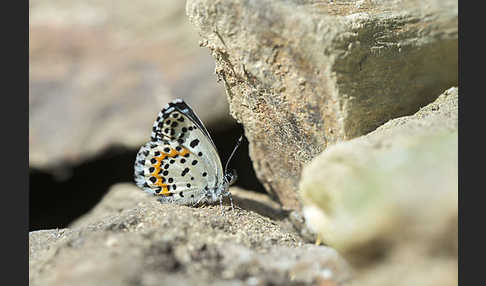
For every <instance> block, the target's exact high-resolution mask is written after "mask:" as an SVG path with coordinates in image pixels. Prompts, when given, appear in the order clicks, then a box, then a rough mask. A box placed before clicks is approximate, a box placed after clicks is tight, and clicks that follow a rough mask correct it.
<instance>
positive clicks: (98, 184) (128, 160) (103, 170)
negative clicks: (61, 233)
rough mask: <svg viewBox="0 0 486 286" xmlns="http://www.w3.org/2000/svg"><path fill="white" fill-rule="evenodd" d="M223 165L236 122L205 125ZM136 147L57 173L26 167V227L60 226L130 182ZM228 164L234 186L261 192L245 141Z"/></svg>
mask: <svg viewBox="0 0 486 286" xmlns="http://www.w3.org/2000/svg"><path fill="white" fill-rule="evenodd" d="M208 129H209V133H210V134H211V136H212V138H213V140H214V141H215V143H216V146H217V148H218V151H219V153H220V156H221V159H222V162H223V165H224V164H225V163H226V160H227V158H228V157H229V155H230V153H231V151H233V148H234V145H235V143H236V141H237V139H238V137H239V136H240V135H241V134H243V128H242V127H241V126H240V125H236V124H234V125H227V126H217V128H212V127H211V126H209V128H208ZM137 152H138V149H130V148H124V147H116V146H113V147H111V148H108V149H107V150H105V151H104V152H102V153H101V154H99V155H98V156H96V157H94V158H93V159H90V160H88V161H85V162H83V163H80V164H78V165H73V166H67V165H66V166H64V167H63V168H60V169H59V172H58V173H57V174H55V173H53V172H49V171H45V170H39V169H36V168H30V169H29V181H30V186H29V231H34V230H40V229H52V228H64V227H67V226H68V224H69V223H71V222H72V221H74V220H75V219H77V218H78V217H80V216H81V215H83V214H85V213H86V212H88V211H89V210H91V209H92V208H93V207H94V206H95V205H96V204H97V203H98V202H99V201H100V200H101V198H102V197H103V195H104V194H105V193H106V192H107V191H108V189H109V188H110V186H112V185H114V184H116V183H122V182H133V161H134V160H135V156H136V154H137ZM229 168H232V169H236V170H237V172H238V180H237V182H236V184H235V185H236V186H239V187H241V188H244V189H248V190H252V191H256V192H260V193H265V189H264V187H263V186H262V184H261V183H260V182H259V181H258V179H257V178H256V175H255V172H254V170H253V166H252V163H251V160H250V157H249V155H248V142H247V141H246V140H243V143H242V144H241V146H240V147H239V150H238V151H237V152H236V154H235V156H234V158H233V159H232V162H231V163H230V166H229Z"/></svg>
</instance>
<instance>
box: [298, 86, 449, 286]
mask: <svg viewBox="0 0 486 286" xmlns="http://www.w3.org/2000/svg"><path fill="white" fill-rule="evenodd" d="M457 148H458V89H457V88H451V89H449V90H447V91H446V92H445V93H444V94H442V95H441V96H440V97H439V98H438V99H437V100H436V101H434V102H433V103H431V104H429V105H427V106H426V107H424V108H422V109H421V110H420V111H419V112H417V113H416V114H414V115H413V116H407V117H402V118H397V119H394V120H391V121H389V122H387V123H386V124H384V125H383V126H381V127H380V128H378V129H377V130H375V131H374V132H372V133H370V134H368V135H366V136H362V137H359V138H355V139H353V140H350V141H347V142H342V143H340V144H336V145H334V146H332V147H329V148H328V149H327V150H326V151H324V152H323V153H322V154H321V155H319V156H318V157H316V158H315V159H314V160H312V162H311V163H310V164H309V165H308V166H306V167H305V168H304V170H303V173H302V181H301V183H300V194H301V196H302V201H303V203H304V207H303V213H304V217H305V219H306V223H307V225H308V226H309V228H310V229H311V230H314V231H316V232H318V233H319V235H320V237H321V239H322V241H323V242H325V243H326V244H327V245H329V246H332V247H334V248H336V249H337V250H338V251H340V253H342V254H343V255H344V257H345V258H346V259H347V260H348V261H349V262H350V263H351V264H352V265H353V266H355V268H356V269H357V272H358V275H357V277H356V281H355V282H356V285H364V286H368V285H370V286H371V285H374V286H379V285H451V286H452V285H457V275H458V273H457V251H458V237H457V235H458V220H457V218H458V149H457ZM397 277H400V279H399V280H397V279H396V278H397Z"/></svg>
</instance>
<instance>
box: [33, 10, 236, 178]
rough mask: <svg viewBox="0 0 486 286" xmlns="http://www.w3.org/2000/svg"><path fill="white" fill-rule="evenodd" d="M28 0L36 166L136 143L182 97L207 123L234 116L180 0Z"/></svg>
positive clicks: (75, 160) (45, 166) (78, 160)
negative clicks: (76, 1)
mask: <svg viewBox="0 0 486 286" xmlns="http://www.w3.org/2000/svg"><path fill="white" fill-rule="evenodd" d="M29 4H30V5H29V20H30V21H29V22H30V25H29V85H30V92H29V163H30V166H31V167H35V168H41V169H43V170H47V169H50V168H54V167H58V166H59V167H62V166H63V165H65V164H80V163H82V162H84V161H86V160H87V159H90V158H91V157H93V156H96V155H98V154H99V153H100V152H104V151H106V149H107V148H110V147H111V146H113V145H118V146H124V147H128V148H137V147H138V146H139V145H141V144H142V143H143V142H145V141H146V140H147V139H148V138H149V136H150V132H151V128H152V123H153V121H154V120H155V117H156V116H157V113H158V112H159V111H160V109H161V108H162V107H163V106H164V105H165V104H166V103H167V102H168V101H170V100H171V99H173V98H176V97H181V98H184V99H185V100H187V102H188V103H189V104H190V105H191V106H192V107H194V109H195V110H196V112H197V114H198V115H199V116H200V117H201V118H202V120H203V121H204V122H205V123H206V124H209V125H210V124H212V123H213V122H216V121H218V122H219V123H220V124H221V121H222V122H231V121H229V120H231V119H230V116H229V114H228V106H227V102H226V100H225V97H224V89H223V88H222V87H220V86H218V85H217V83H216V81H215V76H214V74H213V70H214V63H213V61H212V59H211V57H210V55H209V54H208V52H207V51H205V50H203V49H201V48H199V47H198V40H199V38H198V35H197V32H196V31H195V30H194V28H193V27H192V26H191V25H190V23H189V21H188V19H187V17H186V16H185V12H184V11H185V10H184V8H185V3H184V1H178V0H172V1H155V0H142V1H137V2H136V3H135V2H116V3H115V2H112V1H93V0H88V1H83V2H79V3H71V2H69V3H68V2H65V1H60V0H47V1H38V0H33V1H30V2H29ZM142 15H143V16H142Z"/></svg>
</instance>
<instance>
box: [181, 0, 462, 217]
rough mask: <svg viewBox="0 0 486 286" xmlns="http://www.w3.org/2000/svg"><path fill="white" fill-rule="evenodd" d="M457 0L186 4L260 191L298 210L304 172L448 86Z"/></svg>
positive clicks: (453, 76)
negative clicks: (241, 131) (337, 146)
mask: <svg viewBox="0 0 486 286" xmlns="http://www.w3.org/2000/svg"><path fill="white" fill-rule="evenodd" d="M457 11H458V8H457V1H453V0H448V1H436V0H431V1H413V0H409V1H312V0H293V1H269V0H262V1H241V0H230V1H214V0H189V1H187V6H186V12H187V15H188V16H189V18H190V20H191V22H192V23H193V24H194V26H195V27H196V28H197V29H198V30H199V32H200V34H201V36H202V38H203V40H202V41H201V45H202V46H205V47H208V48H209V49H210V50H211V53H212V55H213V57H214V59H215V61H216V73H217V74H218V77H219V79H220V80H221V82H222V83H223V84H224V86H225V89H226V93H227V95H228V99H229V102H230V109H231V112H232V115H233V116H234V117H235V118H237V120H238V121H239V122H241V123H243V124H244V127H245V135H246V137H247V138H248V140H249V142H250V156H251V158H252V160H253V164H254V168H255V171H256V173H257V175H258V177H259V179H260V181H261V182H262V183H263V184H264V186H265V187H266V189H267V191H268V192H269V193H271V194H273V195H275V197H276V198H278V199H279V200H280V202H281V203H282V204H283V205H284V206H285V207H288V208H297V209H298V208H299V207H300V203H299V201H298V198H297V188H298V182H299V178H300V174H301V171H302V168H303V166H304V165H305V164H306V163H308V162H310V161H311V159H312V158H314V157H315V156H317V155H318V154H320V153H321V152H322V151H323V150H325V149H326V148H327V147H328V146H330V145H332V144H334V143H336V142H340V141H343V140H348V139H351V138H354V137H357V136H360V135H363V134H366V133H368V132H370V131H372V130H373V129H375V128H377V127H378V126H380V125H381V124H383V123H384V122H386V121H387V120H389V119H391V118H396V117H399V116H404V115H409V114H413V113H414V112H416V111H417V110H418V109H419V108H420V107H421V106H424V105H426V104H427V103H430V102H432V101H433V100H434V99H435V98H436V96H437V94H440V92H442V91H443V90H445V89H446V88H448V87H450V86H453V85H457V77H458V76H457V63H458V59H457V51H458V48H457V44H458V34H457V23H458V22H457Z"/></svg>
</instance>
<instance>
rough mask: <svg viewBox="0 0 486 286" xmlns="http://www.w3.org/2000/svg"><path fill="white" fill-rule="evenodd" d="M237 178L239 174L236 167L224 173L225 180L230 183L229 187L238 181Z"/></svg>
mask: <svg viewBox="0 0 486 286" xmlns="http://www.w3.org/2000/svg"><path fill="white" fill-rule="evenodd" d="M236 179H238V174H237V173H236V170H235V169H233V170H231V172H226V174H224V181H225V183H226V184H227V185H228V187H229V186H231V185H233V184H234V183H235V182H236Z"/></svg>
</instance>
